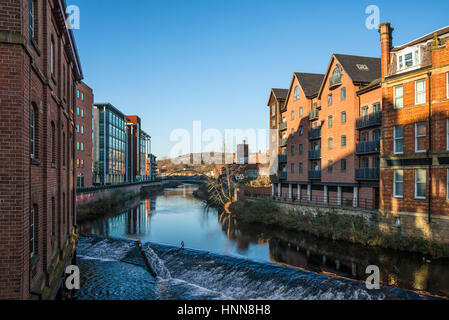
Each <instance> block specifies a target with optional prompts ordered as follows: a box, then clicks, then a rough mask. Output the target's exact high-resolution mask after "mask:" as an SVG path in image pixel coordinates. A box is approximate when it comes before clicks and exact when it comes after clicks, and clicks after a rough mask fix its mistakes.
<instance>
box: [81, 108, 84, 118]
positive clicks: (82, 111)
mask: <svg viewBox="0 0 449 320" xmlns="http://www.w3.org/2000/svg"><path fill="white" fill-rule="evenodd" d="M81 118H84V109H81Z"/></svg>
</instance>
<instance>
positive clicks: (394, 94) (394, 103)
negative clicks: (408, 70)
mask: <svg viewBox="0 0 449 320" xmlns="http://www.w3.org/2000/svg"><path fill="white" fill-rule="evenodd" d="M398 88H401V92H402V93H401V96H396V89H398ZM399 98H400V99H401V105H400V106H398V105H397V103H396V100H397V99H399ZM393 108H394V109H402V108H404V85H402V84H400V85H397V86H394V87H393Z"/></svg>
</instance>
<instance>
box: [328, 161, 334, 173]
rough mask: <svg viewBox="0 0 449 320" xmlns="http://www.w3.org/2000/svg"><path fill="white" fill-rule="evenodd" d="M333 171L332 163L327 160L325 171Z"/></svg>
mask: <svg viewBox="0 0 449 320" xmlns="http://www.w3.org/2000/svg"><path fill="white" fill-rule="evenodd" d="M333 170H334V162H333V161H332V160H329V162H328V165H327V171H328V172H332V171H333Z"/></svg>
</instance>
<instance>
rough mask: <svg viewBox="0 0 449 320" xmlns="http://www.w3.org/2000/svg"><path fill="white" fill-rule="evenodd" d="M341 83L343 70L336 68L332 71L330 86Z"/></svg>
mask: <svg viewBox="0 0 449 320" xmlns="http://www.w3.org/2000/svg"><path fill="white" fill-rule="evenodd" d="M340 83H341V71H340V69H339V68H336V69H335V70H334V72H333V73H332V77H331V78H330V80H329V86H330V87H333V86H335V85H337V84H340Z"/></svg>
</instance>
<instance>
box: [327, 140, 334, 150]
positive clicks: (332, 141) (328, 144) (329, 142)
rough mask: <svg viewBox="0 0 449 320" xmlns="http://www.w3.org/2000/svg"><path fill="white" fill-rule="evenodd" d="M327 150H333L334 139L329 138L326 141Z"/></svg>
mask: <svg viewBox="0 0 449 320" xmlns="http://www.w3.org/2000/svg"><path fill="white" fill-rule="evenodd" d="M327 148H328V149H329V150H333V149H334V138H332V137H330V138H328V139H327Z"/></svg>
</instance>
